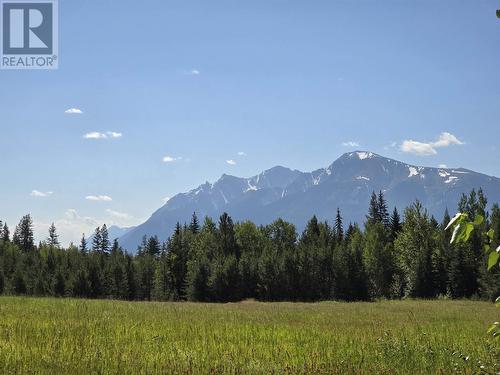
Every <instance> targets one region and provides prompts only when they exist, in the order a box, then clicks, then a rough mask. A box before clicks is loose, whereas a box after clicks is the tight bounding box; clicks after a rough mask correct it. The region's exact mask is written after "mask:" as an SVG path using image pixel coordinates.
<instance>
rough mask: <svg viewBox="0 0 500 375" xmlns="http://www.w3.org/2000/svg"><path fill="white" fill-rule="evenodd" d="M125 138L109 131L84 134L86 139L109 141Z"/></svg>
mask: <svg viewBox="0 0 500 375" xmlns="http://www.w3.org/2000/svg"><path fill="white" fill-rule="evenodd" d="M122 136H123V134H122V133H118V132H112V131H108V132H106V133H100V132H90V133H87V134H84V136H83V138H85V139H108V138H121V137H122Z"/></svg>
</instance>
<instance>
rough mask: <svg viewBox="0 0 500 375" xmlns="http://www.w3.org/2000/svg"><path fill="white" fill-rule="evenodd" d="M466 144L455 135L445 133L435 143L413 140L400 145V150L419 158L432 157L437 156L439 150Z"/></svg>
mask: <svg viewBox="0 0 500 375" xmlns="http://www.w3.org/2000/svg"><path fill="white" fill-rule="evenodd" d="M463 144H464V142H462V141H460V140H459V139H458V138H457V137H455V136H454V135H453V134H451V133H448V132H443V133H441V135H440V136H439V138H438V139H437V140H436V141H434V142H419V141H414V140H412V139H409V140H405V141H403V143H401V145H400V147H399V148H400V150H401V151H403V152H407V153H410V154H414V155H419V156H432V155H437V150H436V149H437V148H441V147H449V146H453V145H463Z"/></svg>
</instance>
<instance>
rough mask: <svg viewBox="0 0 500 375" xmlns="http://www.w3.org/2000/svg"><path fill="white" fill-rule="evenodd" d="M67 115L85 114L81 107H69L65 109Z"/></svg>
mask: <svg viewBox="0 0 500 375" xmlns="http://www.w3.org/2000/svg"><path fill="white" fill-rule="evenodd" d="M64 113H66V114H67V115H81V114H83V111H82V110H81V109H79V108H69V109H67V110H65V111H64Z"/></svg>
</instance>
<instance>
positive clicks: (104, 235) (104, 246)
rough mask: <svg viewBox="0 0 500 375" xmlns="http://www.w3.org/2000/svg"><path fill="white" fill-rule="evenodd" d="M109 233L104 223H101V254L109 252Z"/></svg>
mask: <svg viewBox="0 0 500 375" xmlns="http://www.w3.org/2000/svg"><path fill="white" fill-rule="evenodd" d="M109 248H110V244H109V235H108V228H107V227H106V224H103V226H102V227H101V252H102V253H103V254H108V253H109Z"/></svg>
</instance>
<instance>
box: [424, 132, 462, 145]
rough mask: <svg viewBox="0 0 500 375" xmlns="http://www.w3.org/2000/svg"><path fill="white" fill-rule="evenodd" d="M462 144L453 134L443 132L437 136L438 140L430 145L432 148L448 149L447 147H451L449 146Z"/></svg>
mask: <svg viewBox="0 0 500 375" xmlns="http://www.w3.org/2000/svg"><path fill="white" fill-rule="evenodd" d="M463 144H464V142H462V141H460V140H458V138H457V137H455V136H454V135H453V134H451V133H448V132H444V133H441V135H440V136H439V139H438V140H437V141H436V142H434V143H433V144H432V145H433V146H434V147H448V146H451V145H463Z"/></svg>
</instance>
